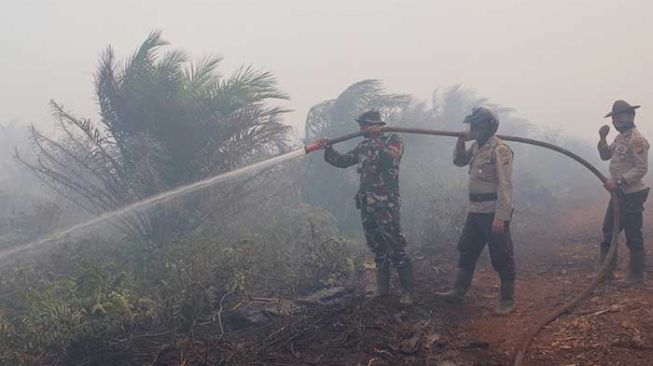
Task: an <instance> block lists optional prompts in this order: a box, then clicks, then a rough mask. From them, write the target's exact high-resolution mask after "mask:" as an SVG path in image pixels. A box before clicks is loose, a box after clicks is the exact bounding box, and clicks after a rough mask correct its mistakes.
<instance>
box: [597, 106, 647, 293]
mask: <svg viewBox="0 0 653 366" xmlns="http://www.w3.org/2000/svg"><path fill="white" fill-rule="evenodd" d="M637 108H639V106H638V105H635V106H631V105H630V104H628V103H627V102H625V101H623V100H617V101H616V102H614V104H613V105H612V111H611V112H610V113H608V114H606V115H605V118H608V117H612V124H613V125H614V127H615V129H616V130H617V131H619V135H617V137H615V139H614V142H613V143H612V144H610V145H609V144H608V142H607V141H606V137H607V136H608V133H609V132H610V127H609V126H608V125H604V126H603V127H601V129H600V130H599V136H600V140H599V144H598V150H599V155H600V156H601V159H602V160H610V179H608V181H607V182H606V183H605V188H606V189H608V190H610V191H617V194H619V195H620V198H621V228H620V231H621V230H624V231H625V232H626V244H627V246H628V248H629V249H630V264H629V268H628V274H627V275H626V277H625V278H624V280H623V283H624V284H626V285H632V284H635V283H639V282H643V281H644V266H645V256H646V253H645V250H644V238H643V235H642V221H643V215H642V212H643V211H644V202H646V198H647V197H648V192H649V187H647V186H646V185H645V184H644V183H643V182H642V178H643V177H644V175H646V172H647V171H648V150H649V143H648V141H646V139H645V138H644V137H643V136H642V134H641V133H640V132H639V130H637V127H635V109H637ZM612 220H613V217H612V201H610V204H609V205H608V210H607V212H606V214H605V220H604V222H603V242H601V251H600V260H601V263H603V262H604V261H605V258H606V256H607V254H608V250H609V249H610V242H611V239H612V234H613V227H612ZM616 265H617V256H616V254H615V256H614V257H613V260H612V261H611V262H610V272H609V274H608V280H611V279H612V278H613V277H614V274H613V271H614V269H615V267H616Z"/></svg>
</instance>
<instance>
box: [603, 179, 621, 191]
mask: <svg viewBox="0 0 653 366" xmlns="http://www.w3.org/2000/svg"><path fill="white" fill-rule="evenodd" d="M603 187H605V189H607V190H608V191H614V190H616V189H617V188H619V184H617V181H616V180H614V179H608V180H607V181H605V183H604V184H603Z"/></svg>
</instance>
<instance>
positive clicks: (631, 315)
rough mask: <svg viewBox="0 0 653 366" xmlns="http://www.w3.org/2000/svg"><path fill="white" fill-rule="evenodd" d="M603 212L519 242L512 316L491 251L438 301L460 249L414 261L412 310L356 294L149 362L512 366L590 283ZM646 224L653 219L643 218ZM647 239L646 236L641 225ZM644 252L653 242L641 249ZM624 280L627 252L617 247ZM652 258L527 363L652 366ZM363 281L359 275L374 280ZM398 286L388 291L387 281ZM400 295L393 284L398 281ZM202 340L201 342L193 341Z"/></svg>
mask: <svg viewBox="0 0 653 366" xmlns="http://www.w3.org/2000/svg"><path fill="white" fill-rule="evenodd" d="M603 211H604V208H603V206H602V205H598V206H597V207H593V208H585V209H583V210H579V211H577V212H573V213H572V214H571V215H569V216H568V217H565V218H564V219H561V222H560V223H559V224H558V225H556V226H557V227H556V228H555V229H552V228H551V227H541V228H534V229H529V230H528V232H527V233H522V234H521V235H519V236H517V237H516V238H515V244H516V251H517V260H518V267H519V278H518V282H517V303H518V308H517V310H516V311H515V312H514V313H513V314H510V315H508V316H496V315H494V314H493V313H492V310H493V308H494V306H495V304H496V298H497V292H498V284H499V282H498V278H497V276H496V274H495V273H494V271H493V270H492V268H491V266H490V264H489V260H488V258H487V254H484V256H483V258H482V260H481V262H480V263H479V265H478V267H477V272H476V276H475V279H474V283H473V285H472V290H471V291H470V293H469V295H468V296H467V298H466V300H465V301H464V302H463V303H461V304H450V303H446V302H443V301H442V300H439V299H436V298H435V297H434V296H433V293H434V292H435V291H438V290H442V289H445V288H448V286H449V285H450V283H451V281H452V277H453V273H454V269H455V263H456V253H455V251H454V250H453V249H454V247H455V244H454V243H452V244H451V248H449V249H448V250H444V253H443V254H442V255H441V256H440V257H437V258H434V257H419V258H416V261H415V263H416V272H417V278H418V293H419V298H420V300H419V302H418V304H416V305H414V306H411V307H401V306H400V305H399V304H398V301H397V299H396V297H391V298H389V299H374V298H365V297H362V296H354V297H351V298H349V299H348V300H346V301H344V302H342V303H340V304H337V305H329V306H314V307H312V308H310V309H308V310H307V311H304V312H302V313H299V314H295V315H292V316H289V317H283V318H279V319H277V320H275V321H272V322H269V323H266V324H265V325H263V326H259V327H254V328H252V327H250V328H246V329H243V330H240V331H237V332H233V333H229V334H227V335H225V336H224V337H223V338H220V337H217V336H216V335H217V334H219V332H218V330H216V329H202V330H201V331H200V332H198V335H197V336H196V337H194V338H192V339H184V340H179V341H178V342H176V343H175V344H172V345H170V346H168V347H165V348H163V349H161V350H159V352H158V353H157V354H156V355H155V356H154V357H153V358H154V364H155V365H363V366H365V365H367V366H372V365H374V366H381V365H448V366H453V365H478V366H490V365H511V364H512V359H513V357H514V353H515V350H516V347H517V346H518V344H519V342H520V341H521V339H522V337H523V335H524V333H525V332H526V330H527V329H529V328H530V327H532V326H533V325H534V324H535V322H536V321H537V320H538V319H540V318H541V317H542V316H543V315H544V314H547V313H549V312H550V311H551V310H553V309H555V308H556V307H557V306H560V305H561V304H562V303H564V302H565V301H567V300H569V299H570V298H571V297H572V296H573V295H574V294H576V293H578V292H579V291H580V289H581V288H582V287H583V286H585V285H586V284H588V283H589V281H590V280H591V277H592V275H593V272H594V270H595V267H596V253H597V244H598V242H599V240H600V231H599V229H600V222H601V217H602V214H603ZM645 222H646V227H647V229H650V228H651V227H652V226H653V215H650V214H647V215H646V220H645ZM646 231H647V233H646V234H645V235H646V237H647V238H651V233H650V232H649V231H650V230H646ZM647 248H648V250H649V251H652V250H653V243H651V241H648V242H647ZM620 249H621V250H620V252H621V253H622V254H626V255H622V256H621V257H622V260H621V263H620V269H621V271H620V272H618V273H617V276H618V277H620V276H622V275H623V273H622V272H623V270H624V269H625V267H626V261H625V259H624V258H623V257H626V256H627V249H626V248H625V246H624V245H623V243H622V244H621V246H620ZM652 262H653V258H651V257H649V260H648V271H649V281H648V282H647V283H646V284H645V285H640V286H636V287H631V288H624V287H621V286H618V285H617V284H606V285H602V286H601V287H600V288H599V289H598V290H597V291H595V293H594V294H593V295H592V296H591V297H590V298H589V299H588V300H587V301H585V302H584V303H583V304H582V305H581V306H579V307H578V308H576V309H575V310H574V311H573V312H572V313H570V314H566V315H564V316H563V317H562V318H560V319H559V320H557V321H555V322H553V323H552V324H550V325H549V326H548V327H546V328H545V329H544V330H543V331H542V332H541V333H540V334H539V335H538V336H537V337H536V339H535V340H534V342H533V344H532V345H531V347H530V348H529V352H528V354H527V357H526V360H525V363H524V364H525V365H529V366H539V365H542V366H544V365H547V366H549V365H567V366H571V365H575V366H583V365H641V366H644V365H646V366H648V365H653V273H652V272H653V265H652ZM370 277H371V276H370V275H369V274H367V275H365V276H364V278H363V279H362V282H363V283H367V282H370ZM395 285H396V284H395ZM395 288H396V286H395ZM199 334H201V335H199Z"/></svg>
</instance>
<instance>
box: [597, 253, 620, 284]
mask: <svg viewBox="0 0 653 366" xmlns="http://www.w3.org/2000/svg"><path fill="white" fill-rule="evenodd" d="M600 248H601V252H600V257H599V264H600V265H603V262H605V258H607V256H608V250H610V247H604V246H603V245H601V247H600ZM616 268H617V253H614V257H612V261H611V262H610V269H609V271H608V273H607V274H606V275H605V277H604V278H603V281H604V282H611V281H613V280H614V270H615V269H616Z"/></svg>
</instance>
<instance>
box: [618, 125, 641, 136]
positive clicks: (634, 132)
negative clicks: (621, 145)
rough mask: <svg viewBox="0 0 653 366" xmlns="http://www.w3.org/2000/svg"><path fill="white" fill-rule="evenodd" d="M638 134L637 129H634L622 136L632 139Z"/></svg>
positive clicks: (623, 133)
mask: <svg viewBox="0 0 653 366" xmlns="http://www.w3.org/2000/svg"><path fill="white" fill-rule="evenodd" d="M635 134H637V127H633V128H631V129H629V130H628V131H624V132H622V133H621V136H623V137H631V136H633V135H635Z"/></svg>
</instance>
